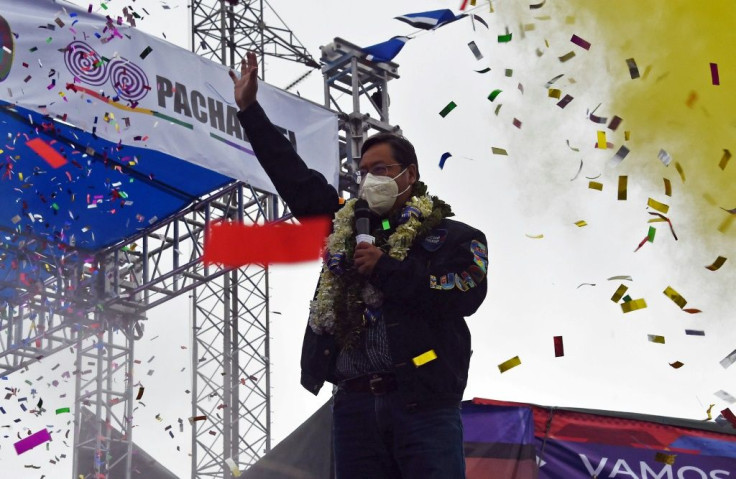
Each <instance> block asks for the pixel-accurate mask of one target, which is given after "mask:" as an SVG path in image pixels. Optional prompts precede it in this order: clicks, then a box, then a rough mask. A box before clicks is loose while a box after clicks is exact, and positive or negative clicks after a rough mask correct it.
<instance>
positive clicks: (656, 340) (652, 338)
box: [647, 334, 664, 344]
mask: <svg viewBox="0 0 736 479" xmlns="http://www.w3.org/2000/svg"><path fill="white" fill-rule="evenodd" d="M647 340H649V342H650V343H658V344H664V336H658V335H656V334H647Z"/></svg>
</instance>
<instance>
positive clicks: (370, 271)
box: [230, 53, 488, 479]
mask: <svg viewBox="0 0 736 479" xmlns="http://www.w3.org/2000/svg"><path fill="white" fill-rule="evenodd" d="M257 70H258V66H257V62H256V57H255V54H253V53H248V54H247V57H246V59H243V62H242V63H241V76H240V78H238V77H237V76H236V75H235V73H234V72H230V76H231V78H232V79H233V82H234V84H235V100H236V103H237V105H238V107H239V110H240V111H239V113H238V118H239V120H240V123H241V124H242V126H243V128H244V129H245V132H246V134H247V136H248V138H249V141H250V143H251V146H252V147H253V150H254V151H255V153H256V156H257V158H258V161H259V162H260V164H261V166H262V167H263V168H264V170H265V171H266V173H267V174H268V176H269V177H270V178H271V180H272V182H273V184H274V185H275V187H276V190H277V191H278V193H279V195H281V197H282V198H283V199H284V201H286V203H287V204H288V205H289V207H290V209H291V211H292V212H293V214H294V215H295V216H296V217H297V218H303V217H307V216H318V215H323V216H325V215H326V216H329V217H331V218H333V228H332V233H331V235H330V237H329V238H328V241H327V251H326V254H325V262H324V265H323V268H322V272H321V274H320V280H319V283H318V286H317V292H316V294H315V298H314V300H313V301H312V303H311V305H310V315H309V322H308V325H307V328H306V332H305V336H304V344H303V348H302V359H301V366H302V380H301V382H302V385H303V386H304V387H305V388H306V389H307V390H309V391H310V392H312V393H313V394H317V393H318V392H319V390H320V389H321V387H322V385H323V384H324V382H325V381H328V382H330V383H332V384H333V385H335V388H334V391H335V392H334V398H333V446H334V452H335V469H336V474H337V478H338V479H359V478H366V479H381V478H387V479H455V478H464V477H465V460H464V455H463V427H462V420H461V415H460V402H461V400H462V396H463V391H464V389H465V385H466V383H467V376H468V366H469V362H470V333H469V331H468V327H467V324H466V323H465V317H466V316H469V315H471V314H473V313H474V312H475V311H476V310H477V309H478V307H479V306H480V304H481V303H482V302H483V299H484V298H485V296H486V289H487V283H486V281H485V276H486V268H487V265H488V254H487V250H486V246H485V244H486V239H485V236H484V235H483V233H482V232H480V231H478V230H477V229H475V228H472V227H470V226H468V225H466V224H464V223H460V222H457V221H453V220H450V219H448V216H451V215H452V212H451V210H450V207H449V205H447V204H445V203H444V202H443V201H442V200H440V199H438V198H436V197H433V196H429V195H427V194H426V186H424V184H423V183H422V182H421V181H419V169H418V164H417V158H416V154H415V152H414V148H413V146H412V145H411V143H409V142H408V141H407V140H406V139H404V138H402V137H400V136H398V135H393V134H386V133H381V134H378V135H375V136H372V137H370V138H368V139H367V140H366V141H365V142H364V144H363V147H362V151H361V159H360V164H359V168H360V170H359V174H358V175H357V177H356V181H358V183H359V184H360V195H359V196H360V197H361V198H362V199H364V200H365V202H366V203H367V207H368V208H369V209H370V212H366V214H367V218H368V224H369V230H370V232H371V235H370V236H371V237H372V238H368V241H362V242H361V241H356V235H355V228H354V225H355V217H356V214H361V212H360V210H361V209H362V208H364V207H365V206H363V205H364V203H358V202H357V201H356V199H350V200H348V201H347V202H345V201H343V200H342V199H341V198H339V196H338V193H337V191H336V190H335V188H334V187H332V186H331V185H330V184H329V183H327V181H326V180H325V178H324V177H323V176H322V175H321V174H320V173H319V172H317V171H314V170H311V169H309V168H308V167H307V165H306V164H305V163H304V162H303V161H302V159H301V158H300V157H299V155H298V154H297V153H296V151H294V149H293V147H292V145H291V144H290V143H289V141H288V140H286V138H284V136H283V135H282V134H281V133H280V132H279V131H278V130H277V129H276V128H275V127H274V126H273V125H272V124H271V122H270V121H269V119H268V117H267V116H266V114H265V112H264V111H263V109H262V108H261V106H260V105H259V104H258V102H257V101H256V93H257V78H256V74H257ZM356 243H357V244H356Z"/></svg>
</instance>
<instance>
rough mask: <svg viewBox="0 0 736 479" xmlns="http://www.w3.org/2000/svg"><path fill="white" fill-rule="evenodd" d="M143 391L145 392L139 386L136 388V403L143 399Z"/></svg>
mask: <svg viewBox="0 0 736 479" xmlns="http://www.w3.org/2000/svg"><path fill="white" fill-rule="evenodd" d="M144 390H145V388H144V387H143V386H140V387H139V388H138V395H137V396H136V397H135V400H136V401H140V400H141V398H142V397H143V391H144Z"/></svg>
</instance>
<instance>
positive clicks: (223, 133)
mask: <svg viewBox="0 0 736 479" xmlns="http://www.w3.org/2000/svg"><path fill="white" fill-rule="evenodd" d="M0 4H1V5H2V8H0V39H1V40H2V50H1V51H0V98H2V99H4V100H6V101H8V102H11V103H14V104H17V105H19V106H23V107H25V108H28V109H32V110H35V111H40V112H42V113H45V114H48V115H51V116H53V117H57V118H58V117H61V118H63V119H65V121H67V122H68V123H71V124H73V125H76V126H78V127H80V128H82V129H84V130H86V131H90V132H94V133H96V134H97V135H98V136H100V137H101V138H104V139H107V140H110V141H112V142H115V143H118V142H122V143H123V144H126V145H132V146H138V147H146V148H150V149H154V150H158V151H161V152H164V153H167V154H169V155H172V156H175V157H177V158H180V159H182V160H185V161H188V162H191V163H195V164H197V165H200V166H203V167H205V168H208V169H211V170H214V171H217V172H219V173H222V174H224V175H227V176H230V177H233V178H236V179H239V180H242V181H245V182H248V183H250V184H251V185H252V186H254V187H256V188H260V189H264V190H267V191H271V192H275V190H274V188H273V185H272V184H271V181H270V180H269V179H268V177H267V176H266V174H265V172H264V171H263V169H262V168H261V167H260V165H259V164H258V161H257V160H256V158H255V156H254V155H253V152H252V150H251V146H250V144H249V143H248V142H247V141H246V139H245V138H244V133H243V129H242V127H241V126H240V124H239V123H238V120H237V117H236V113H237V110H238V108H237V106H236V105H235V102H234V100H233V85H232V80H231V79H230V77H229V76H228V72H227V68H226V67H224V66H222V65H220V64H217V63H214V62H212V61H210V60H206V59H204V58H202V57H200V56H198V55H196V54H194V53H192V52H190V51H188V50H185V49H182V48H180V47H177V46H175V45H172V44H170V43H168V42H166V41H165V40H161V39H158V38H155V37H152V36H150V35H147V34H145V33H142V32H140V31H138V30H137V29H135V28H133V27H131V26H129V25H127V24H126V23H125V22H118V21H117V19H113V20H109V21H108V19H106V18H105V17H102V16H99V15H96V14H92V13H88V12H87V11H86V10H82V9H79V8H78V7H77V6H75V5H72V4H69V3H66V2H58V1H57V2H55V1H53V0H0ZM258 95H259V96H258V98H259V102H260V103H261V105H263V108H264V109H265V110H266V113H268V115H269V118H270V119H271V121H272V122H273V123H274V124H275V125H277V126H278V127H279V128H280V130H281V131H282V132H283V133H284V135H285V136H286V137H287V138H289V139H290V140H291V142H292V143H293V144H295V145H296V147H297V151H298V152H299V154H300V155H301V157H302V158H303V159H304V160H305V161H306V162H307V164H308V165H309V167H310V168H313V169H315V170H317V171H319V172H321V173H322V174H323V175H324V176H325V178H327V181H329V182H330V183H331V184H332V185H334V186H337V184H338V172H339V157H338V137H337V116H336V115H335V114H334V113H332V112H331V111H329V110H327V109H325V108H323V107H321V106H319V105H316V104H314V103H311V102H309V101H307V100H303V99H301V98H299V97H297V96H295V95H292V94H290V93H287V92H284V91H282V90H279V89H277V88H275V87H272V86H270V85H268V84H265V83H261V84H260V85H259V92H258ZM141 161H145V159H141Z"/></svg>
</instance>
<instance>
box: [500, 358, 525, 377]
mask: <svg viewBox="0 0 736 479" xmlns="http://www.w3.org/2000/svg"><path fill="white" fill-rule="evenodd" d="M520 364H521V359H519V356H514V357H513V358H511V359H509V360H508V361H504V362H502V363H501V364H499V365H498V370H499V371H501V372H502V373H505V372H506V371H508V370H509V369H511V368H515V367H516V366H518V365H520Z"/></svg>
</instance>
